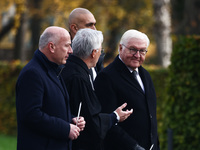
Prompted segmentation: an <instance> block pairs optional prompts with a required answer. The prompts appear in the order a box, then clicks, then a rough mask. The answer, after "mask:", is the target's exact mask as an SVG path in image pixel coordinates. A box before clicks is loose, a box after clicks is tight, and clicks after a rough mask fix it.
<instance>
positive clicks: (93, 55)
mask: <svg viewBox="0 0 200 150" xmlns="http://www.w3.org/2000/svg"><path fill="white" fill-rule="evenodd" d="M96 53H97V50H96V49H93V50H92V53H91V57H92V58H94V57H95V55H96Z"/></svg>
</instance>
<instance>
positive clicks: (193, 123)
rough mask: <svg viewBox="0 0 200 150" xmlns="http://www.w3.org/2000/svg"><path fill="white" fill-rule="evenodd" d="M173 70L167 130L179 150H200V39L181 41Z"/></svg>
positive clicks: (167, 104)
mask: <svg viewBox="0 0 200 150" xmlns="http://www.w3.org/2000/svg"><path fill="white" fill-rule="evenodd" d="M171 62H172V63H171V65H170V67H169V84H168V90H167V93H168V98H167V101H165V103H164V105H165V110H164V123H165V130H166V129H167V128H171V129H172V130H173V147H174V149H176V150H183V149H189V150H197V149H200V144H199V141H200V132H199V130H200V122H199V116H200V94H199V91H200V71H199V69H200V38H197V37H194V36H193V37H179V38H178V39H177V41H176V42H175V44H174V48H173V53H172V56H171Z"/></svg>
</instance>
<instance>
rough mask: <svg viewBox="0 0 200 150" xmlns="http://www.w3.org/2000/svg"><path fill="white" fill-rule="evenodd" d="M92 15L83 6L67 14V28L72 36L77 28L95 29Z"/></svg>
mask: <svg viewBox="0 0 200 150" xmlns="http://www.w3.org/2000/svg"><path fill="white" fill-rule="evenodd" d="M95 25H96V20H95V18H94V15H93V14H92V13H91V12H90V11H89V10H87V9H85V8H76V9H74V10H72V12H71V13H70V15H69V30H70V33H71V36H72V39H73V37H74V36H75V34H76V32H77V31H78V30H79V29H83V28H91V29H94V30H96V27H95Z"/></svg>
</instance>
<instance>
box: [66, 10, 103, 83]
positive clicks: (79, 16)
mask: <svg viewBox="0 0 200 150" xmlns="http://www.w3.org/2000/svg"><path fill="white" fill-rule="evenodd" d="M95 25H96V19H95V17H94V15H93V14H92V13H91V12H90V11H89V10H88V9H85V8H75V9H74V10H72V12H71V13H70V15H69V24H68V26H69V31H70V35H71V38H72V40H73V38H74V36H75V35H76V32H77V31H78V30H79V29H83V28H90V29H93V30H96V26H95ZM104 56H105V53H102V54H101V55H100V57H99V60H98V62H97V64H96V67H92V68H91V69H90V74H91V76H92V79H93V80H94V79H95V78H96V76H97V74H98V72H100V71H101V70H102V69H103V68H104V66H103V60H104Z"/></svg>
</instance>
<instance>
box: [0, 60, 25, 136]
mask: <svg viewBox="0 0 200 150" xmlns="http://www.w3.org/2000/svg"><path fill="white" fill-rule="evenodd" d="M21 68H22V65H21V64H20V63H19V61H15V62H11V63H7V62H1V63H0V132H1V133H4V134H16V129H17V123H16V108H15V84H16V80H17V77H18V75H19V72H20V71H21Z"/></svg>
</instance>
